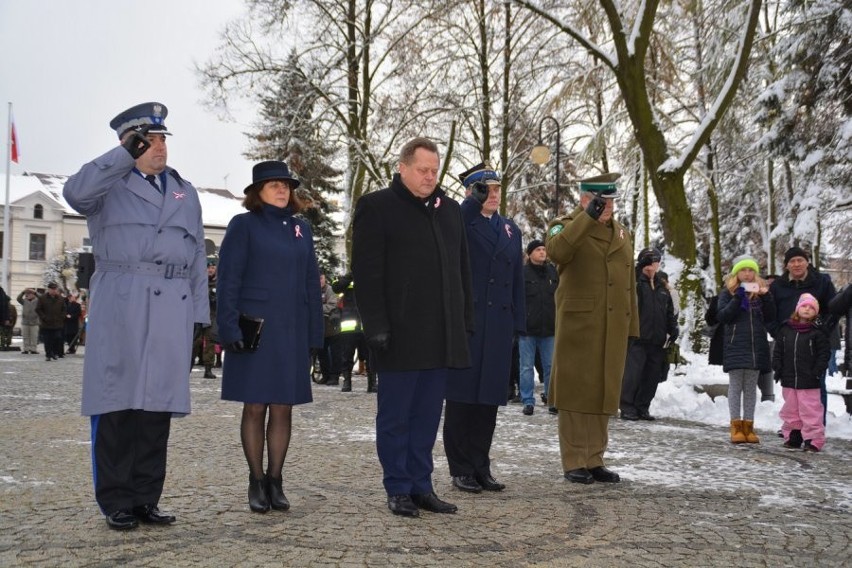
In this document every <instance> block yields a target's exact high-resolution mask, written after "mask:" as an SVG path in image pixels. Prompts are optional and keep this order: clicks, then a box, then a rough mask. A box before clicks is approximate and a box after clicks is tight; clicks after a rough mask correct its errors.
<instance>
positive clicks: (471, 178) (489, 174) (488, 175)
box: [459, 162, 500, 189]
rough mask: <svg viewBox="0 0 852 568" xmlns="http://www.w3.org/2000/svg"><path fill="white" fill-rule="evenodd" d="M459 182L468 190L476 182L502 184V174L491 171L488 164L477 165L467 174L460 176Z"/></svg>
mask: <svg viewBox="0 0 852 568" xmlns="http://www.w3.org/2000/svg"><path fill="white" fill-rule="evenodd" d="M459 181H460V182H461V183H462V185H463V186H464V187H465V189H467V188H468V187H470V186H471V184H473V183H476V182H478V181H479V182H482V183H489V182H491V183H500V174H498V173H497V172H496V171H495V170H493V169H491V166H489V165H488V164H486V163H484V162H483V163H480V164H476V165H475V166H473V167H472V168H470V169H469V170H467V171H466V172H462V173H460V174H459Z"/></svg>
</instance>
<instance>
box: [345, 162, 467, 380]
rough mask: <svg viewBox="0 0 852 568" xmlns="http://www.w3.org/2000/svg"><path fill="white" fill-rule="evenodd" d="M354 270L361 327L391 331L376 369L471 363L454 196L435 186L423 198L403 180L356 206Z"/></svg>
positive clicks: (463, 250) (463, 252) (462, 242)
mask: <svg viewBox="0 0 852 568" xmlns="http://www.w3.org/2000/svg"><path fill="white" fill-rule="evenodd" d="M352 223H353V231H352V273H353V276H354V278H355V282H356V284H355V296H356V297H357V299H358V310H359V312H360V313H361V322H362V324H363V326H364V333H365V335H366V336H367V337H368V338H370V337H372V336H374V335H376V334H378V333H389V334H390V348H389V349H388V350H387V351H383V352H373V355H374V359H375V365H374V366H375V370H377V371H414V370H423V369H439V368H456V369H458V368H464V367H468V366H470V357H469V355H468V347H467V332H470V331H473V303H472V301H471V290H470V264H469V263H470V257H469V256H468V252H467V238H466V237H465V232H464V225H463V223H462V217H461V212H460V210H459V204H458V203H456V202H455V201H453V200H452V199H450V198H449V197H447V196H446V194H445V193H444V191H443V190H442V189H440V188H437V189H436V190H435V192H434V193H433V194H432V196H431V198H430V199H429V201H428V203H424V201H423V200H421V199H419V198H417V197H415V196H414V195H413V194H412V193H411V192H410V191H408V189H407V188H406V187H405V186H404V185H403V183H402V181H401V180H400V178H399V174H396V175H394V178H393V182H392V183H391V186H390V187H389V188H387V189H382V190H380V191H376V192H373V193H368V194H367V195H364V196H362V197H361V198H360V199H359V200H358V203H357V205H356V206H355V215H354V216H353V222H352Z"/></svg>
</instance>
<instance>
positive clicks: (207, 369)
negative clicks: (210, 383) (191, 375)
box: [204, 365, 216, 379]
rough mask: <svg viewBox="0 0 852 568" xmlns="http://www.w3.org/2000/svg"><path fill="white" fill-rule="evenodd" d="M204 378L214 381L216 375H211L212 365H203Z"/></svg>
mask: <svg viewBox="0 0 852 568" xmlns="http://www.w3.org/2000/svg"><path fill="white" fill-rule="evenodd" d="M204 378H205V379H215V378H216V375H214V374H213V366H212V365H204Z"/></svg>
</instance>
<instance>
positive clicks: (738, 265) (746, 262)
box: [731, 254, 760, 275]
mask: <svg viewBox="0 0 852 568" xmlns="http://www.w3.org/2000/svg"><path fill="white" fill-rule="evenodd" d="M743 268H751V269H752V270H754V271H755V272H756V273H758V274H760V267H759V266H758V265H757V261H756V260H754V259H753V258H752V257H750V256H749V255H747V254H744V255H742V256H738V257H737V258H735V259H734V266H733V267H732V268H731V275H735V274H736V273H737V272H739V271H740V270H742V269H743Z"/></svg>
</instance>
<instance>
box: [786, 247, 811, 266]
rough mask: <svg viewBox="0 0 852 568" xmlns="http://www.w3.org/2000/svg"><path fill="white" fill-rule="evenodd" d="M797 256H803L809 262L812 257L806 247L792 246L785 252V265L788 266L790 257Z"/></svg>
mask: <svg viewBox="0 0 852 568" xmlns="http://www.w3.org/2000/svg"><path fill="white" fill-rule="evenodd" d="M797 256H801V257H802V258H804V259H805V260H807V261H808V262H810V261H811V257H810V256H808V253H806V252H805V249H803V248H800V247H790V248H788V249H787V252H785V253H784V266H785V267H786V266H787V263H788V262H790V259H792V258H796V257H797Z"/></svg>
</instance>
